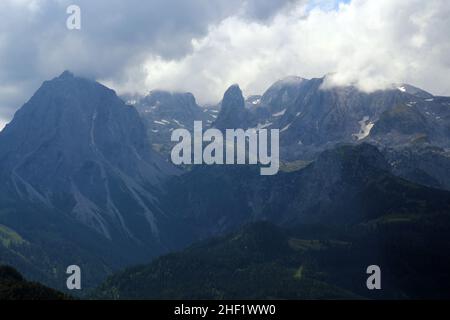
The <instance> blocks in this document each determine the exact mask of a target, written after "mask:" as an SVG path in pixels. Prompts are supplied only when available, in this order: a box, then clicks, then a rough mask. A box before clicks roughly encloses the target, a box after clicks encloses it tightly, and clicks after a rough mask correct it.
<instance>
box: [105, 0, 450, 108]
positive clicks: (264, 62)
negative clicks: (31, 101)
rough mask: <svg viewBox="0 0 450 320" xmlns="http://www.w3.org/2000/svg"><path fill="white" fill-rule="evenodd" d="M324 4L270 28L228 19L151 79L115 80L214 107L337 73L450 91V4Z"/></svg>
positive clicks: (359, 81) (333, 78)
mask: <svg viewBox="0 0 450 320" xmlns="http://www.w3.org/2000/svg"><path fill="white" fill-rule="evenodd" d="M321 2H322V5H321V6H318V7H315V8H312V9H311V7H309V6H303V5H298V6H296V7H294V8H292V7H291V8H290V10H289V11H288V10H285V11H280V12H279V13H278V14H277V15H276V16H275V17H274V18H273V19H272V20H270V21H269V22H265V23H261V22H258V21H255V20H253V21H249V20H248V19H246V18H245V17H242V16H240V15H234V16H231V17H228V18H226V19H224V20H223V21H222V22H221V23H219V24H216V25H213V26H211V27H210V29H209V32H208V34H207V35H206V36H202V37H198V38H195V39H193V40H192V44H193V50H192V52H191V53H190V54H188V55H186V56H185V57H183V58H181V59H177V60H175V59H173V60H167V59H163V58H161V57H159V56H157V55H151V56H149V57H148V59H147V61H146V63H145V64H144V65H143V67H142V68H141V70H145V71H144V72H143V74H144V75H145V78H144V79H139V82H133V81H131V82H128V83H126V84H125V85H124V84H123V83H114V82H111V83H114V85H116V86H118V87H119V88H122V89H123V90H131V89H132V88H139V89H140V90H141V91H148V90H149V89H151V88H155V87H157V88H161V89H172V90H187V91H192V92H193V93H194V94H195V95H196V96H197V97H199V100H201V101H204V102H205V101H207V102H211V101H217V100H218V99H220V97H221V95H222V94H223V92H224V90H225V89H226V87H227V86H228V85H230V84H232V83H239V84H240V85H241V87H243V89H244V92H246V93H247V94H256V93H261V92H262V91H263V90H265V89H266V88H267V86H269V85H270V84H271V83H272V82H274V81H276V80H277V79H279V78H282V77H285V76H287V75H291V74H295V75H300V76H303V77H320V76H323V75H325V74H330V76H329V77H327V79H328V82H327V83H328V84H329V85H346V84H355V85H357V86H359V88H361V89H362V90H365V91H372V90H376V89H382V88H385V87H387V86H388V85H390V84H391V83H400V82H408V83H411V84H414V85H418V86H420V87H423V88H424V89H428V90H430V91H431V92H433V93H435V94H450V41H449V39H448V30H450V2H448V1H446V0H429V1H426V2H424V1H421V0H410V1H403V0H377V1H370V0H353V1H352V2H351V3H349V4H342V3H341V4H340V6H339V9H337V10H330V6H325V5H324V3H326V2H327V1H321ZM329 3H334V2H333V1H331V2H329ZM133 73H135V70H134V69H132V70H131V72H130V78H132V76H131V74H133Z"/></svg>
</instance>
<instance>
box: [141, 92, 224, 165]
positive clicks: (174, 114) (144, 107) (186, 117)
mask: <svg viewBox="0 0 450 320" xmlns="http://www.w3.org/2000/svg"><path fill="white" fill-rule="evenodd" d="M135 107H136V109H137V110H138V111H139V114H140V115H141V117H142V119H143V120H144V124H145V125H146V128H147V133H148V136H149V139H150V143H151V144H152V146H153V148H154V149H155V150H157V151H159V152H160V153H162V154H163V155H164V156H166V157H168V156H169V154H170V150H171V147H172V146H173V143H172V142H171V141H170V140H171V139H170V137H171V134H172V131H173V130H175V129H179V128H184V129H187V130H189V131H192V130H193V126H194V121H202V123H203V126H204V127H208V126H210V125H211V124H212V122H213V121H214V120H215V119H216V118H217V114H218V110H217V109H214V108H202V107H200V106H199V105H198V104H197V102H196V101H195V98H194V96H193V95H192V94H191V93H178V92H167V91H161V90H156V91H152V92H150V93H149V94H148V95H147V96H145V97H143V98H141V99H138V100H137V102H136V104H135Z"/></svg>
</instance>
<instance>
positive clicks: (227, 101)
mask: <svg viewBox="0 0 450 320" xmlns="http://www.w3.org/2000/svg"><path fill="white" fill-rule="evenodd" d="M249 115H250V112H249V110H248V109H246V108H245V100H244V97H243V95H242V91H241V89H240V88H239V86H238V85H232V86H231V87H229V88H228V90H227V91H225V94H224V95H223V99H222V103H221V109H220V113H219V115H218V117H217V120H216V121H215V122H214V124H213V126H214V127H216V128H218V129H221V130H225V129H233V128H242V129H247V128H248V126H249V125H250V123H251V122H250V118H249Z"/></svg>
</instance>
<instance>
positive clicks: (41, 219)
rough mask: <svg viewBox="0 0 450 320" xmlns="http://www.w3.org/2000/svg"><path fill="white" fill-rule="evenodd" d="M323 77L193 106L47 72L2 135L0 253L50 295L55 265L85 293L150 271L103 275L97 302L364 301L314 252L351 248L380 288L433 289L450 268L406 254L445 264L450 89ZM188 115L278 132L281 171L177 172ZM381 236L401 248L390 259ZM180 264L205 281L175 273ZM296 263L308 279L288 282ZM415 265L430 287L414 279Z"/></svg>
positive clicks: (217, 124)
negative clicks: (372, 267)
mask: <svg viewBox="0 0 450 320" xmlns="http://www.w3.org/2000/svg"><path fill="white" fill-rule="evenodd" d="M325 84H326V77H324V78H316V79H303V78H300V77H288V78H286V79H283V80H280V81H277V82H276V83H275V84H273V85H272V86H271V87H270V88H269V89H268V90H267V91H266V92H264V93H263V94H261V95H258V96H251V97H248V98H245V97H244V96H243V93H242V91H241V89H240V87H239V85H237V84H235V85H232V86H231V87H230V88H228V89H227V90H226V92H225V94H224V96H223V99H222V100H221V102H220V103H219V104H218V105H217V106H215V107H207V108H205V107H201V106H199V105H198V104H197V102H196V100H195V97H194V96H193V95H192V94H190V93H177V92H167V91H162V90H153V91H151V92H150V93H149V94H148V95H146V96H143V97H133V99H129V98H127V97H122V98H120V97H118V96H117V95H116V93H115V92H114V91H113V90H111V89H109V88H107V87H105V86H103V85H101V84H100V83H97V82H95V81H92V80H89V79H85V78H82V77H78V76H75V75H74V74H72V73H70V72H69V71H66V72H64V73H62V74H61V75H60V76H58V77H56V78H54V79H52V80H50V81H46V82H44V83H43V84H42V86H41V87H40V88H39V89H38V90H37V91H36V93H35V94H34V95H33V96H32V97H31V99H30V100H29V101H28V102H27V103H25V104H24V105H23V107H22V108H20V109H19V111H17V113H16V114H15V116H14V119H13V120H12V121H11V123H10V124H8V125H7V126H6V127H5V129H4V130H3V131H2V132H0V177H1V181H2V182H3V183H2V184H1V185H0V263H1V264H8V265H12V266H14V267H16V268H17V269H18V270H19V271H20V272H22V273H24V274H25V275H26V276H27V277H29V278H31V279H32V280H39V281H42V282H44V283H45V284H47V285H50V286H52V287H55V288H59V289H64V284H65V276H66V275H65V268H66V267H67V266H68V265H72V264H78V265H80V267H81V268H82V270H84V271H83V275H84V276H83V279H84V280H83V281H84V286H85V287H87V288H92V287H95V286H96V285H98V284H99V283H100V282H101V281H102V280H104V279H105V277H106V276H107V275H110V274H111V273H113V272H116V271H118V270H120V269H123V268H125V267H129V266H132V265H135V264H142V263H150V264H148V265H146V266H144V267H141V268H143V269H139V268H137V269H131V271H129V270H127V271H124V272H122V273H119V274H117V275H115V276H112V278H109V279H108V280H107V282H106V283H104V284H103V286H101V287H100V288H99V289H98V290H97V291H96V297H119V298H122V297H123V298H130V297H135V298H136V297H145V298H158V297H168V298H186V297H195V298H202V297H213V298H224V297H225V298H246V297H247V298H248V297H253V298H264V297H266V298H267V297H280V298H286V297H294V298H327V297H329V298H336V297H369V298H371V297H377V296H371V295H367V294H365V293H364V292H363V291H362V289H361V288H359V287H355V286H353V285H352V284H351V283H349V282H346V281H350V280H339V279H338V276H337V275H335V274H334V273H332V272H331V271H330V270H329V269H327V266H326V264H324V261H325V260H327V259H335V257H338V256H339V255H340V254H342V255H343V257H347V256H348V255H352V254H355V255H356V257H359V258H355V259H356V260H355V261H358V263H360V264H361V266H362V263H363V262H364V263H366V262H368V261H369V260H370V258H371V256H370V255H369V254H368V255H364V254H363V253H362V252H363V251H364V250H368V249H370V248H372V246H375V247H376V248H377V250H376V255H374V256H373V257H374V259H375V260H377V261H381V262H383V263H384V264H387V265H389V267H388V268H389V271H388V278H390V279H394V278H395V277H394V276H398V275H399V274H403V273H405V277H404V278H402V279H400V280H398V281H397V282H395V281H394V280H395V279H394V280H392V281H394V282H395V285H392V288H391V289H392V290H389V291H388V292H387V293H386V295H384V296H383V295H382V296H381V297H385V298H401V297H418V296H421V295H420V294H419V289H420V288H422V289H424V288H425V289H427V290H425V289H424V291H423V295H426V296H429V297H432V296H433V295H432V290H431V289H430V288H432V287H433V286H435V287H438V286H439V283H441V281H443V280H445V279H447V278H446V277H447V276H446V273H445V272H444V271H442V272H441V271H440V272H437V273H436V274H435V275H433V274H432V272H431V268H430V266H423V265H420V261H419V260H423V259H424V258H425V259H426V257H429V258H430V259H433V261H435V260H438V259H440V261H441V264H439V270H445V268H447V267H448V259H447V258H445V255H444V252H448V251H447V249H448V244H449V242H448V239H447V236H446V235H445V234H446V232H447V229H446V228H447V226H448V221H449V220H448V215H449V214H450V191H449V190H450V182H449V181H450V170H449V168H450V153H449V152H450V151H449V150H450V149H449V144H450V139H449V136H450V98H447V97H437V96H433V95H432V94H430V93H427V92H426V91H424V90H421V89H418V88H415V87H413V86H410V85H406V84H402V85H393V86H392V88H390V89H387V90H380V91H376V92H373V93H365V92H362V91H360V90H358V89H357V88H356V87H353V86H348V87H333V88H327V87H326V85H325ZM195 120H199V121H203V122H204V125H205V127H211V128H217V129H220V130H224V129H226V128H243V129H247V128H268V129H280V145H281V157H282V166H281V172H280V173H278V174H277V175H275V176H260V175H259V170H258V169H259V168H257V166H239V165H237V166H228V165H227V166H220V165H216V166H195V167H187V168H181V167H176V166H174V165H172V164H171V163H170V160H169V157H168V155H169V153H170V150H171V147H172V146H173V142H171V141H170V135H171V132H172V131H173V130H174V129H177V128H186V129H188V130H192V128H193V123H194V121H195ZM259 221H265V224H263V225H260V224H258V222H259ZM255 223H256V224H255ZM243 225H248V226H249V227H248V228H249V229H248V228H247V229H246V228H244V229H242V226H243ZM252 226H256V227H252ZM296 228H297V229H298V230H301V232H300V231H299V232H300V233H296V232H297V231H295V230H297V229H296ZM309 228H310V229H309ZM242 230H243V231H242ZM286 230H287V231H286ZM292 230H294V231H292ZM330 230H334V231H333V232H334V233H332V234H330V233H329V232H331V231H330ZM285 232H286V233H288V234H291V233H292V234H291V236H289V237H288V236H287V235H286V236H279V234H284V233H285ZM346 233H347V234H346ZM227 234H228V235H227ZM217 236H220V238H215V237H217ZM211 237H212V238H214V240H205V239H208V238H211ZM236 237H238V238H239V239H241V238H242V239H244V240H245V241H244V240H242V241H240V240H239V241H237V242H233V239H235V238H236ZM327 237H328V238H327ZM437 237H440V238H441V240H442V243H439V241H438V238H437ZM272 238H273V239H278V240H279V241H278V242H274V243H273V246H271V244H270V239H272ZM217 239H219V240H217ZM345 239H347V240H348V241H347V240H345ZM319 240H320V241H319ZM400 240H401V241H400ZM196 241H200V242H199V245H194V246H193V247H189V246H190V245H191V244H192V243H194V242H196ZM205 241H206V242H205ZM208 241H210V242H208ZM211 241H212V242H211ZM305 241H306V242H305ZM317 241H319V242H317ZM327 241H328V242H327ZM379 241H381V242H379ZM396 241H399V242H398V243H399V245H398V246H396V243H397V242H396ZM341 242H346V243H350V244H352V246H351V249H349V247H347V246H340V244H341ZM330 243H331V244H330ZM407 243H414V244H415V247H414V250H417V252H418V254H414V253H413V252H412V251H411V250H409V249H408V250H407V248H406V245H407ZM427 243H429V247H427V248H424V247H422V245H424V244H427ZM334 244H336V246H334ZM358 244H360V245H358ZM355 245H356V248H355V247H354V246H355ZM246 246H250V247H251V246H253V247H252V248H253V249H252V251H254V253H255V255H254V256H253V255H248V252H246V250H245V248H246ZM389 246H394V248H395V250H394V251H393V252H405V254H404V255H403V256H401V255H400V256H399V258H398V259H397V258H395V256H393V255H391V254H390V253H387V252H386V250H388V249H387V248H388V247H389ZM186 247H188V248H187V249H184V250H183V248H186ZM243 248H244V249H243ZM305 248H306V249H305ZM317 248H320V250H318V249H317ZM321 248H324V250H322V249H321ZM180 250H183V251H180ZM405 250H407V251H405ZM174 251H179V253H177V254H173V253H171V252H174ZM369 251H370V250H369ZM168 253H170V254H169V255H168V256H162V257H161V258H157V257H160V256H161V255H164V254H168ZM419 253H420V254H419ZM266 254H267V255H266ZM278 254H279V255H278ZM233 255H237V258H236V260H234V259H233V258H232V257H233ZM420 255H423V256H420ZM200 257H201V258H200ZM197 259H200V260H199V261H203V262H204V263H205V268H206V269H202V268H200V267H198V268H197V267H195V266H196V265H197V264H196V263H194V261H196V260H197ZM336 259H337V258H336ZM358 259H359V260H358ZM410 259H411V261H410ZM303 260H305V261H308V263H307V264H305V265H304V264H303V263H301V261H303ZM338 260H339V259H338ZM151 261H153V262H151ZM219 261H222V263H223V265H224V266H225V267H224V268H222V269H221V268H218V267H217V265H216V264H217V263H218V262H219ZM349 261H353V260H349ZM348 263H349V262H348V261H347V262H345V263H344V262H342V263H340V262H339V263H336V264H334V265H333V267H335V268H337V269H338V271H339V270H340V271H342V272H344V273H345V272H346V271H345V270H348V277H349V278H348V279H352V277H356V274H357V268H358V266H360V265H359V264H355V266H353V267H350V266H349V264H348ZM405 263H410V264H411V265H413V266H414V267H412V268H411V269H410V270H406V269H405V268H404V267H403V266H404V264H405ZM301 266H304V268H306V269H303V267H302V268H300V267H301ZM180 268H181V269H183V270H191V268H194V269H196V268H197V269H198V271H200V270H203V271H202V272H206V274H211V276H208V277H205V278H204V281H203V280H202V281H200V280H198V279H200V278H201V277H200V275H199V274H197V273H195V272H192V273H189V272H188V273H186V272H187V271H186V272H182V273H181V274H180V275H175V272H176V271H177V272H178V270H179V269H180ZM242 268H243V271H242V274H241V275H240V276H239V272H240V271H239V270H241V269H242ZM300 269H301V270H302V271H299V270H300ZM167 270H174V271H173V272H172V271H170V272H171V273H170V276H168V275H167V273H165V272H166V271H167ZM292 270H294V273H293V274H294V278H295V277H297V278H300V279H304V281H305V282H302V281H303V280H302V281H301V282H300V283H293V284H292V283H291V280H292V277H293V276H292ZM303 270H304V271H303ZM323 270H327V271H323ZM322 271H323V272H324V273H325V274H324V275H323V277H322V276H321V272H322ZM419 271H420V272H422V271H423V272H425V273H427V277H428V278H427V279H428V280H429V281H428V283H429V286H430V287H426V284H424V283H422V282H420V280H416V279H415V278H414V276H415V274H416V273H415V272H419ZM167 272H169V271H167ZM208 272H209V273H208ZM273 272H274V274H277V276H279V278H274V279H279V280H280V281H279V282H277V283H278V284H279V287H278V285H277V286H273V285H271V284H270V283H269V282H268V283H267V284H265V285H264V286H262V287H260V288H259V289H258V290H256V291H255V293H254V294H251V293H250V292H248V291H246V289H245V288H243V287H242V286H241V285H240V284H241V283H242V282H243V281H244V282H248V285H249V288H253V286H256V285H257V284H256V283H257V280H256V279H258V278H259V277H267V275H268V274H272V273H273ZM303 272H305V273H303ZM309 272H311V273H309ZM214 274H218V277H219V276H220V277H222V278H218V277H215V276H214ZM303 274H306V276H305V278H303V276H302V275H303ZM189 275H191V276H192V277H189ZM233 275H236V277H235V278H234V277H233ZM181 276H183V277H184V279H185V280H180V279H179V277H181ZM363 276H365V275H364V274H363ZM167 277H169V278H167ZM229 277H231V278H230V279H235V281H234V282H233V281H231V282H230V283H228V284H226V283H225V282H226V281H225V280H224V279H227V278H229ZM130 279H131V280H132V281H131V282H129V285H127V284H125V282H127V281H129V280H130ZM295 279H296V278H295ZM405 279H409V280H411V281H413V283H412V284H410V287H408V286H409V285H408V281H406V280H405ZM166 280H167V281H166ZM252 281H253V282H252ZM274 281H275V280H274ZM161 283H164V287H161ZM195 283H197V285H196V284H195ZM212 283H216V284H217V286H221V287H214V286H213V285H212ZM288 283H289V285H288ZM282 284H286V285H282ZM304 286H307V287H306V289H305V287H304ZM308 286H309V287H308ZM317 286H318V287H319V289H318V291H317V292H316V291H314V290H315V288H316V287H317ZM133 288H135V290H132V289H133ZM269 288H273V289H274V290H275V289H276V290H277V291H271V290H269ZM284 289H285V291H283V290H284ZM444 289H445V288H444ZM159 293H160V295H158V294H159ZM423 295H422V296H423ZM442 295H447V291H446V290H443V291H442ZM433 297H434V296H433Z"/></svg>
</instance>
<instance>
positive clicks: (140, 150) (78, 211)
mask: <svg viewBox="0 0 450 320" xmlns="http://www.w3.org/2000/svg"><path fill="white" fill-rule="evenodd" d="M0 168H1V169H0V175H1V176H2V178H4V180H2V181H4V182H5V183H4V184H3V186H2V188H3V189H6V190H3V191H4V192H3V194H6V193H8V194H9V195H10V198H11V199H14V198H17V199H18V201H20V202H26V201H29V202H32V203H33V202H37V203H39V204H40V205H43V206H45V207H47V208H49V209H57V210H59V211H61V212H63V213H64V214H66V215H68V216H71V217H73V218H75V219H76V220H78V221H79V222H81V223H82V224H84V225H86V226H88V227H89V228H92V229H94V230H96V231H97V232H98V233H100V234H101V235H103V236H104V237H106V238H109V239H112V240H114V239H117V238H120V237H125V238H128V239H139V241H142V242H147V241H150V239H153V240H155V239H159V223H158V219H159V218H158V216H159V215H160V214H161V212H160V210H158V209H157V207H158V205H157V203H156V202H155V197H154V192H155V191H156V190H158V188H159V187H160V185H161V183H162V182H163V181H164V179H165V178H166V177H168V176H170V175H172V174H175V173H176V172H177V171H176V169H175V168H173V167H172V166H171V165H170V164H169V163H168V162H166V161H165V160H164V159H163V158H161V157H160V156H159V155H158V154H156V153H155V152H153V151H152V149H151V146H150V142H149V141H148V138H147V134H146V129H145V127H144V125H143V123H142V121H141V119H140V117H139V114H138V112H137V111H136V109H135V108H133V107H130V106H127V105H125V103H124V102H123V101H122V100H121V99H120V98H119V97H117V95H116V94H115V92H114V91H113V90H111V89H109V88H107V87H105V86H104V85H101V84H100V83H98V82H95V81H92V80H88V79H85V78H81V77H76V76H73V74H71V73H70V72H64V73H63V74H62V75H61V76H59V77H57V78H54V79H53V80H50V81H46V82H44V83H43V85H42V86H41V87H40V88H39V89H38V91H37V92H36V93H35V94H34V95H33V97H32V98H31V99H30V100H29V101H28V102H27V103H26V104H25V105H24V106H23V107H22V108H21V109H20V110H19V111H18V112H17V113H16V114H15V116H14V119H13V120H12V121H11V124H10V125H9V126H8V127H7V128H6V129H5V130H4V131H3V132H1V133H0ZM37 168H38V169H37ZM145 225H146V226H147V231H143V230H144V229H145V228H144V229H142V228H143V226H145ZM158 241H159V240H158Z"/></svg>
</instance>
